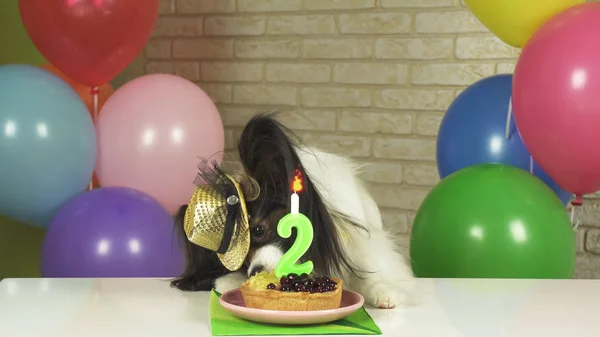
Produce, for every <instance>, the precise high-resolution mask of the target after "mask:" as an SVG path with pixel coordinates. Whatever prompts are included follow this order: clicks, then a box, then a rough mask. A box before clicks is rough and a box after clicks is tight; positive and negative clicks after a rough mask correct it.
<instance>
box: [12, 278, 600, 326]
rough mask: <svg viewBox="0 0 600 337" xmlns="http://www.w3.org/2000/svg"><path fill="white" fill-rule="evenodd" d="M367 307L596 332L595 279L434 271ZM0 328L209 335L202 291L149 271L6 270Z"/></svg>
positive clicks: (389, 322)
mask: <svg viewBox="0 0 600 337" xmlns="http://www.w3.org/2000/svg"><path fill="white" fill-rule="evenodd" d="M412 297H413V299H412V300H411V304H409V305H407V306H404V307H402V308H397V309H394V310H379V309H370V308H368V311H369V312H370V314H371V315H372V316H373V318H374V319H375V321H376V322H377V324H378V325H379V326H380V328H381V329H382V331H383V336H388V337H392V336H393V337H417V336H418V337H460V336H463V337H496V336H497V337H537V336H540V337H542V336H543V337H554V336H556V337H568V336H573V337H588V336H589V337H592V336H594V337H597V336H600V280H599V281H592V280H568V281H566V280H563V281H553V280H541V281H538V280H431V279H420V280H418V281H417V283H415V284H414V286H413V288H412ZM0 336H2V337H21V336H22V337H112V336H114V337H138V336H139V337H154V336H156V337H208V336H211V333H210V323H209V319H208V293H206V292H199V293H183V292H180V291H178V290H174V289H171V288H170V287H169V284H168V281H166V280H155V279H5V280H3V281H2V282H0Z"/></svg>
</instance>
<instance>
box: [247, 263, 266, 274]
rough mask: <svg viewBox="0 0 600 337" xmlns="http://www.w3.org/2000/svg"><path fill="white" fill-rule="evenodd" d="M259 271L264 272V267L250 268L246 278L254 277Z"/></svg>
mask: <svg viewBox="0 0 600 337" xmlns="http://www.w3.org/2000/svg"><path fill="white" fill-rule="evenodd" d="M261 271H265V266H263V265H256V266H252V268H250V270H248V277H251V276H254V275H256V274H258V273H260V272H261Z"/></svg>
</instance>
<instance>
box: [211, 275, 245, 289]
mask: <svg viewBox="0 0 600 337" xmlns="http://www.w3.org/2000/svg"><path fill="white" fill-rule="evenodd" d="M244 281H246V275H245V274H243V273H241V272H233V273H229V274H226V275H223V276H221V277H219V278H218V279H216V280H215V290H216V291H218V292H220V293H224V292H226V291H229V290H233V289H236V288H239V287H240V286H241V285H242V283H243V282H244Z"/></svg>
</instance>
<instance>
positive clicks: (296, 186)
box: [292, 169, 304, 193]
mask: <svg viewBox="0 0 600 337" xmlns="http://www.w3.org/2000/svg"><path fill="white" fill-rule="evenodd" d="M303 188H304V186H302V173H301V172H300V170H298V169H296V175H294V181H292V191H294V192H295V193H298V192H300V191H302V189H303Z"/></svg>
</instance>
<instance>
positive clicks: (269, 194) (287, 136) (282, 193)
mask: <svg viewBox="0 0 600 337" xmlns="http://www.w3.org/2000/svg"><path fill="white" fill-rule="evenodd" d="M276 115H277V113H270V114H264V113H259V114H257V115H256V116H255V117H253V118H252V119H251V120H250V121H249V122H248V123H247V124H246V126H245V127H244V130H243V131H242V133H241V135H240V138H239V141H238V151H239V155H240V159H241V162H242V165H243V166H244V169H245V170H246V173H247V174H248V175H249V176H251V177H253V178H254V179H255V180H256V181H257V182H258V185H259V186H260V195H259V197H258V199H257V200H256V201H255V202H253V207H252V208H253V209H258V210H259V212H260V211H262V212H264V213H269V212H270V211H271V210H273V209H275V208H277V207H287V210H288V212H289V210H290V206H291V205H290V194H291V193H292V181H293V179H294V176H295V175H296V170H298V171H299V172H300V173H301V174H302V185H303V189H302V192H301V193H302V194H301V196H300V205H299V206H300V212H302V213H303V214H304V215H306V216H307V217H308V218H309V219H310V221H311V222H312V224H313V229H314V240H313V244H312V245H311V247H310V249H309V251H308V252H307V254H306V255H305V258H308V259H310V260H312V261H313V262H314V264H315V266H317V267H318V269H320V270H321V271H322V272H323V273H325V274H326V275H341V273H342V270H344V269H345V270H349V271H352V272H354V271H356V270H358V268H357V267H356V266H355V265H354V264H353V262H352V261H351V259H350V258H349V256H347V255H346V254H344V251H343V249H342V243H341V241H340V238H339V233H338V229H337V228H336V226H335V224H334V218H333V214H331V213H330V211H329V209H328V207H327V206H328V205H327V204H326V200H324V199H323V197H322V196H321V194H320V193H319V191H318V190H317V188H316V186H314V184H313V181H312V179H311V172H306V171H305V169H304V167H303V165H302V162H301V161H300V157H299V155H298V152H297V151H309V150H308V147H306V146H304V144H302V141H301V140H300V139H299V138H298V137H297V136H296V135H294V134H293V132H291V131H290V130H289V129H287V128H286V127H285V126H283V125H282V124H281V123H279V122H278V121H277V120H276V119H275V117H276ZM309 155H314V154H309ZM315 160H316V161H318V158H315Z"/></svg>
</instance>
